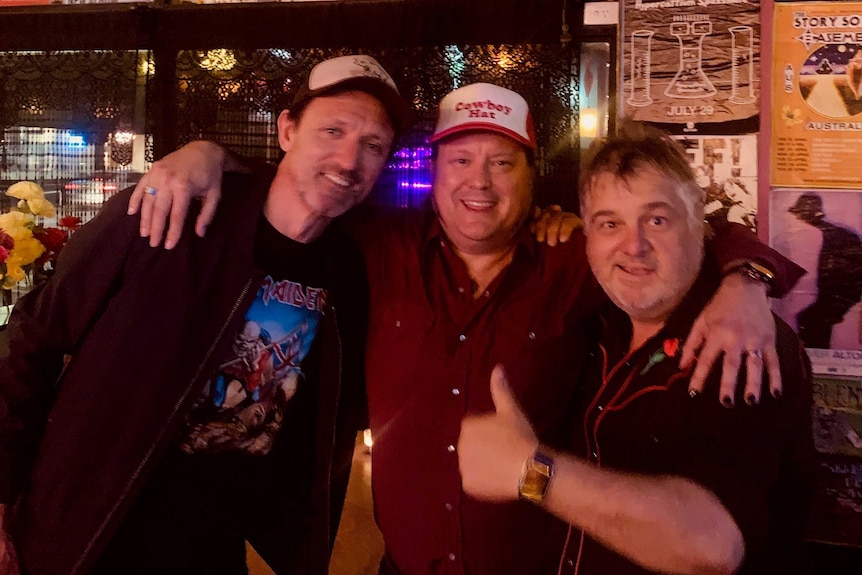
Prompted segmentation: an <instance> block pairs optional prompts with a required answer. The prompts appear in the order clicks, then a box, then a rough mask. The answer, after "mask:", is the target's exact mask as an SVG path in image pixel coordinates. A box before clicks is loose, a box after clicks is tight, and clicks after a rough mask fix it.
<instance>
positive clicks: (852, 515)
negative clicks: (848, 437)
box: [806, 455, 862, 546]
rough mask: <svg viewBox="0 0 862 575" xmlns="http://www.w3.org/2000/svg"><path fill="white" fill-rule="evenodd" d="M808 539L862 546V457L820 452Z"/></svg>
mask: <svg viewBox="0 0 862 575" xmlns="http://www.w3.org/2000/svg"><path fill="white" fill-rule="evenodd" d="M814 480H815V482H816V488H815V489H814V498H813V501H812V502H811V510H812V511H811V516H810V517H809V521H808V531H807V533H806V538H808V539H810V540H813V541H823V542H826V543H837V544H840V545H855V546H862V459H860V458H858V457H846V456H838V455H819V456H818V458H817V467H816V469H815V472H814Z"/></svg>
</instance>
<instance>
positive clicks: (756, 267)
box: [730, 262, 775, 288]
mask: <svg viewBox="0 0 862 575" xmlns="http://www.w3.org/2000/svg"><path fill="white" fill-rule="evenodd" d="M730 271H731V272H736V273H741V274H743V275H745V276H747V277H749V278H751V279H753V280H754V281H759V282H761V283H764V284H766V285H767V286H769V287H770V288H771V287H772V284H773V282H774V281H775V274H774V273H772V271H771V270H770V269H769V268H767V267H766V266H763V265H760V264H759V263H757V262H743V263H741V264H739V265H738V266H736V267H735V268H733V269H732V270H730Z"/></svg>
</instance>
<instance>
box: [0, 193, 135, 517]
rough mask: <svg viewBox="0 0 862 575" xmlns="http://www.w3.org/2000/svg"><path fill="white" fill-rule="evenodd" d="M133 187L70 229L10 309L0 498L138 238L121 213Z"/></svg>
mask: <svg viewBox="0 0 862 575" xmlns="http://www.w3.org/2000/svg"><path fill="white" fill-rule="evenodd" d="M131 191H132V189H131V188H130V189H128V190H125V191H124V192H123V193H120V194H117V196H115V197H114V198H113V199H111V200H110V201H109V202H108V203H107V204H106V205H105V206H104V207H103V208H102V210H101V211H100V213H99V214H98V215H97V216H96V217H95V218H94V219H93V220H92V221H90V222H89V223H88V224H87V225H85V226H83V227H82V228H81V229H79V230H78V231H76V232H75V233H74V234H73V235H72V237H71V238H70V239H69V242H68V244H67V245H66V246H65V247H64V248H63V251H62V252H61V253H60V256H59V258H58V261H57V269H56V273H55V274H54V276H53V277H52V278H51V279H50V280H49V281H48V282H47V283H45V284H43V285H42V286H40V287H39V288H37V289H35V290H34V291H32V292H31V293H29V294H27V295H25V296H24V297H22V298H21V299H20V300H19V301H18V303H17V304H16V305H15V308H14V310H13V312H12V315H11V317H10V321H9V325H8V326H7V328H6V336H7V340H8V350H6V353H4V354H0V502H5V503H8V502H11V501H13V500H14V498H15V495H16V492H17V491H18V490H19V489H20V488H21V485H22V481H23V477H24V476H25V473H26V469H27V468H28V466H29V462H30V461H31V459H32V457H33V454H34V452H35V449H36V446H37V445H38V441H39V437H40V435H41V429H42V426H43V423H44V420H45V418H46V417H47V413H48V411H49V409H50V406H51V403H52V401H53V398H54V394H55V382H56V381H57V380H58V378H59V377H60V373H61V371H62V369H63V365H64V357H65V356H66V355H71V354H74V352H75V349H76V348H77V347H78V345H79V344H80V342H81V341H83V339H84V337H85V336H86V334H87V332H88V330H89V329H90V326H92V325H93V324H94V323H95V321H96V319H97V318H98V317H99V315H100V314H101V313H102V311H103V310H104V308H105V306H106V304H107V302H108V301H109V299H110V297H111V294H112V293H113V292H114V291H115V290H116V289H117V286H118V285H119V283H120V280H121V278H122V274H123V269H124V265H125V261H126V257H127V253H128V250H129V248H130V247H131V246H132V245H133V244H134V242H135V241H136V240H138V226H139V218H137V217H130V216H127V215H126V205H127V204H128V199H129V196H130V195H131ZM141 241H142V240H141Z"/></svg>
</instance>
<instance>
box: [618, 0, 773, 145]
mask: <svg viewBox="0 0 862 575" xmlns="http://www.w3.org/2000/svg"><path fill="white" fill-rule="evenodd" d="M622 68H623V90H622V98H623V104H622V105H623V108H622V109H623V115H624V116H625V117H626V118H631V119H633V120H638V121H643V122H651V123H654V124H657V125H659V126H660V127H661V128H664V129H665V130H668V131H669V132H671V133H674V134H743V133H752V132H756V131H757V130H758V113H759V109H758V107H759V97H760V84H759V82H760V80H759V78H760V4H759V2H757V1H748V0H625V4H624V7H623V61H622Z"/></svg>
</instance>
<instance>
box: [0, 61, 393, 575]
mask: <svg viewBox="0 0 862 575" xmlns="http://www.w3.org/2000/svg"><path fill="white" fill-rule="evenodd" d="M406 112H407V106H406V104H405V103H404V101H403V100H402V99H401V98H400V96H399V95H398V91H397V89H396V87H395V84H394V83H393V82H392V79H391V78H390V77H389V75H388V74H387V73H386V71H385V70H383V68H382V67H380V65H379V64H378V63H377V62H376V61H375V60H374V59H373V58H370V57H367V56H344V57H341V58H335V59H332V60H328V61H325V62H322V63H321V64H319V65H318V66H316V67H315V68H314V69H312V70H311V73H310V75H309V77H308V79H307V83H306V84H305V85H304V86H303V88H302V89H301V90H300V92H299V94H298V95H297V97H296V99H295V100H294V104H293V107H292V108H291V110H290V111H287V110H285V111H283V112H282V113H281V115H280V116H279V118H278V137H279V144H280V146H281V148H282V150H283V151H284V152H285V155H284V158H283V159H282V161H281V162H280V163H279V165H278V167H277V169H268V170H260V171H258V172H257V173H254V174H250V175H236V174H234V175H231V176H230V177H228V178H227V179H226V180H225V182H224V184H225V185H224V194H223V198H222V202H223V206H224V207H225V209H223V210H221V211H220V213H219V214H218V215H217V216H216V217H215V218H214V219H213V221H212V224H211V226H210V233H209V235H208V236H207V237H206V238H205V239H200V238H196V237H194V236H193V235H189V237H187V238H186V239H185V240H184V241H182V242H180V243H179V244H178V245H177V246H176V249H175V250H172V251H164V250H154V249H152V248H150V247H149V246H148V245H147V244H146V242H145V241H144V240H141V239H140V237H139V235H138V234H139V226H138V224H137V222H136V221H135V220H134V219H132V218H128V217H127V216H126V204H127V201H128V199H129V196H130V195H131V192H132V191H131V190H127V191H126V192H125V193H123V194H120V197H119V198H117V199H115V200H112V201H110V202H109V203H108V204H107V205H106V206H105V208H104V209H103V210H102V212H101V213H100V214H99V216H98V217H96V218H95V219H94V220H93V221H92V222H91V223H90V224H88V225H86V226H84V227H83V228H82V229H80V230H79V231H78V232H76V233H75V235H74V237H73V238H72V239H71V240H70V242H69V244H68V246H67V247H66V248H65V249H64V251H63V254H62V256H61V257H60V261H59V263H58V267H57V271H56V274H55V275H54V277H53V278H52V279H51V280H50V281H49V282H48V283H47V284H46V285H44V286H42V287H41V288H40V289H38V290H36V291H34V292H33V293H31V294H29V295H27V296H26V297H24V298H23V299H22V300H21V301H20V302H19V303H18V304H17V305H16V307H15V310H14V312H13V313H12V317H11V321H10V324H9V328H8V330H9V331H8V333H9V339H10V346H9V347H10V349H9V355H8V357H5V358H3V359H2V361H0V376H2V377H0V470H2V471H0V502H2V505H0V528H2V529H0V572H2V573H3V574H4V575H15V574H17V573H19V571H20V572H22V573H30V574H32V575H68V574H70V573H72V574H83V573H94V574H105V575H109V574H111V575H114V574H120V573H121V574H123V575H130V574H132V575H152V574H156V573H158V574H160V575H164V574H173V573H176V574H182V575H194V574H200V575H222V574H223V575H239V574H245V573H247V567H246V541H249V542H251V543H252V545H253V546H254V547H255V548H256V549H257V551H258V552H259V553H260V554H261V555H262V556H263V557H264V558H265V560H266V561H267V563H268V564H269V565H270V566H271V567H272V568H273V569H274V570H275V571H276V572H277V573H279V574H286V573H298V574H309V573H325V572H326V571H327V567H328V562H329V554H330V549H331V545H332V542H333V539H334V534H335V532H336V530H337V526H338V520H339V517H340V513H341V507H342V504H343V500H344V493H345V489H346V485H347V478H348V475H349V469H350V462H351V459H352V452H353V440H354V437H355V429H356V427H357V425H361V420H362V419H363V415H364V402H363V401H362V396H363V393H364V385H363V383H364V382H363V378H362V372H363V370H362V361H363V354H364V348H365V346H364V338H365V333H366V320H367V293H366V291H365V288H366V281H365V271H364V269H363V266H362V262H361V256H360V254H359V252H358V250H356V249H355V248H354V247H351V244H350V240H348V239H346V238H345V237H344V236H343V235H342V234H341V232H340V230H339V229H338V226H337V225H332V226H331V225H330V223H331V222H332V221H333V219H334V218H336V217H338V216H339V215H341V214H343V213H344V212H346V211H347V210H349V209H351V208H352V207H353V206H355V205H356V204H357V203H359V202H361V201H362V200H363V199H364V198H365V196H366V195H367V194H368V193H369V192H370V190H371V187H372V185H373V184H374V182H375V181H376V180H377V178H378V176H379V175H380V172H381V170H382V169H383V167H384V165H385V162H386V159H387V157H388V156H389V153H390V151H391V148H392V144H393V141H394V137H395V134H396V133H397V131H398V130H399V129H400V128H401V126H403V122H404V118H405V114H406ZM146 193H147V194H149V195H151V196H152V195H154V194H157V193H158V190H157V189H156V188H149V189H147V190H146ZM336 309H337V310H338V311H337V313H336ZM61 371H62V373H61ZM285 381H290V382H291V385H290V386H287V387H286V386H285V385H284V382H285ZM13 503H15V504H16V505H15V507H14V508H13V506H12V504H13ZM13 509H14V513H13ZM16 550H17V555H18V558H19V559H20V562H19V561H18V558H16Z"/></svg>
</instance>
